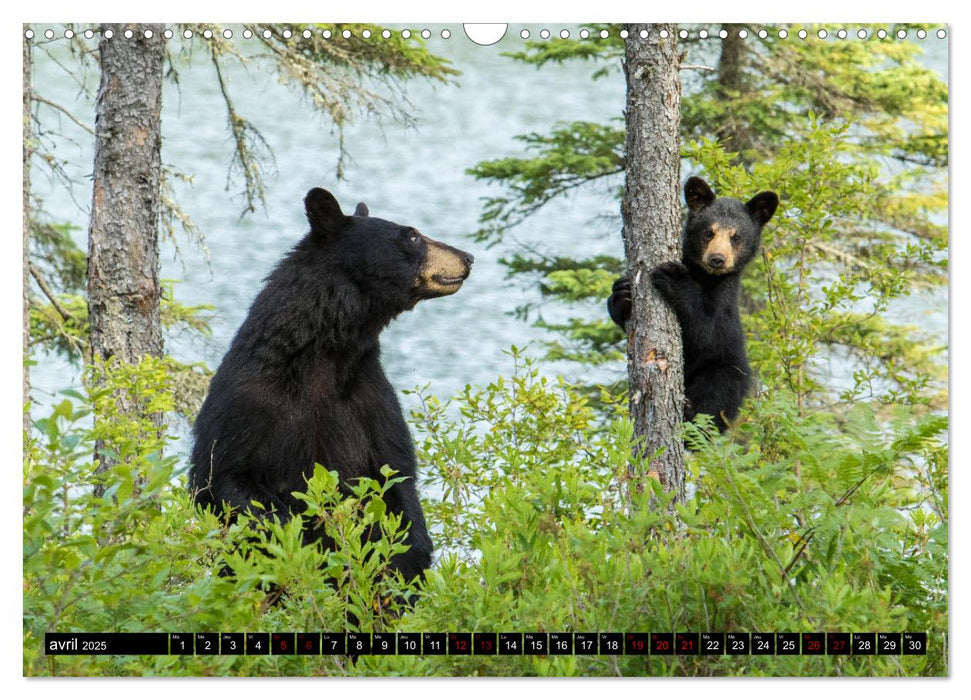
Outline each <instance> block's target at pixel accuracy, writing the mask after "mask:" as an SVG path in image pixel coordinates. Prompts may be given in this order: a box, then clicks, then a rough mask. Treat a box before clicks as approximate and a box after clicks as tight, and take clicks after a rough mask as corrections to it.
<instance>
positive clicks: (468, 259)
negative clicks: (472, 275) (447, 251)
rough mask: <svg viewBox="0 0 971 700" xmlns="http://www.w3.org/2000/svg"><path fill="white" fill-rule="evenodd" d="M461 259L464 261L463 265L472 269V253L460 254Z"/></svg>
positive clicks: (473, 260)
mask: <svg viewBox="0 0 971 700" xmlns="http://www.w3.org/2000/svg"><path fill="white" fill-rule="evenodd" d="M462 259H463V260H464V261H465V264H466V265H468V266H469V267H472V263H474V262H475V256H474V255H472V253H464V252H463V253H462Z"/></svg>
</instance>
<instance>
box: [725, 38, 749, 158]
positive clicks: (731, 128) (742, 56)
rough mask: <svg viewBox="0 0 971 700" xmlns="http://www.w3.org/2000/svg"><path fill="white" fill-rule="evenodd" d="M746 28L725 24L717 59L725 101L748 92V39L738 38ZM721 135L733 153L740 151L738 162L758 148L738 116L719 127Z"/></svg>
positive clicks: (744, 123)
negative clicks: (746, 88)
mask: <svg viewBox="0 0 971 700" xmlns="http://www.w3.org/2000/svg"><path fill="white" fill-rule="evenodd" d="M742 26H743V25H738V24H723V25H722V29H724V30H725V31H726V32H728V36H726V37H725V38H724V39H722V40H721V54H720V55H719V57H718V87H719V92H720V94H721V96H722V98H723V99H725V100H736V99H738V98H739V96H740V95H742V93H743V92H744V91H745V66H746V62H747V54H746V51H748V49H747V48H746V46H745V39H743V38H741V37H740V36H739V35H738V30H739V29H740V28H741V27H742ZM719 136H720V138H721V140H722V141H724V142H725V144H726V145H727V146H728V148H730V149H731V150H733V151H735V152H737V153H738V154H739V157H738V158H736V162H742V160H743V159H742V157H741V156H742V153H743V152H744V151H746V150H749V149H752V148H755V147H756V145H757V144H756V143H755V140H754V139H753V134H752V132H751V130H750V129H749V128H748V126H747V125H746V120H745V119H742V118H740V117H739V116H734V117H733V116H729V117H728V118H727V119H726V121H725V123H724V124H721V125H720V126H719Z"/></svg>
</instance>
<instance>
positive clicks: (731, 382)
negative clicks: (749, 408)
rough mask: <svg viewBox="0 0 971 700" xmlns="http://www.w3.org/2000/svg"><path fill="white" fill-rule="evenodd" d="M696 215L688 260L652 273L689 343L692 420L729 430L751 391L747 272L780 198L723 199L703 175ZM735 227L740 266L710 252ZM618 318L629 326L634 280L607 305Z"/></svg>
mask: <svg viewBox="0 0 971 700" xmlns="http://www.w3.org/2000/svg"><path fill="white" fill-rule="evenodd" d="M684 195H685V201H686V202H687V204H688V216H687V218H686V220H685V224H684V236H683V241H682V246H683V248H682V258H681V262H667V263H663V264H661V265H659V266H657V267H656V268H655V269H653V270H652V271H651V282H652V283H653V284H654V287H655V289H657V290H658V292H659V293H660V294H661V296H662V297H664V300H665V301H666V302H667V303H668V304H669V305H670V306H671V308H672V310H673V311H674V313H675V315H677V317H678V322H679V323H680V324H681V334H682V338H683V341H684V394H685V399H686V405H685V419H686V420H691V419H692V418H694V417H695V416H696V415H697V414H699V413H706V414H708V415H710V416H712V417H713V418H714V419H715V423H716V424H717V425H718V429H719V430H721V431H724V430H725V429H726V427H727V423H730V422H731V421H733V420H735V418H736V417H737V416H738V411H739V408H740V407H741V405H742V402H743V401H744V400H745V397H746V395H747V394H748V393H749V390H750V388H751V379H750V370H749V364H748V357H747V355H746V353H745V332H744V331H743V330H742V321H741V318H740V316H739V311H738V293H739V285H740V275H741V273H742V270H743V269H744V268H745V266H746V265H747V264H748V263H749V262H750V261H751V260H752V258H753V257H754V256H755V254H756V253H757V252H758V249H759V246H760V245H761V242H762V227H763V226H764V225H765V224H766V222H768V221H769V219H771V218H772V215H773V214H774V213H775V210H776V207H777V206H778V204H779V198H778V197H777V196H776V194H775V193H774V192H762V193H761V194H758V195H756V196H755V197H753V198H752V199H751V200H749V201H748V202H747V203H745V204H743V203H742V202H740V201H738V200H737V199H732V198H730V197H718V198H716V197H715V194H714V193H713V192H712V191H711V188H710V187H708V185H707V184H706V183H705V181H704V180H702V179H701V178H697V177H693V178H690V179H689V180H688V181H687V182H686V183H685V186H684ZM718 227H725V228H729V229H734V230H735V231H736V233H737V236H738V238H737V240H732V241H731V248H732V251H731V257H733V258H734V262H733V264H732V265H731V266H726V263H725V256H722V255H712V254H708V255H707V256H706V255H705V248H706V245H707V243H708V240H709V239H710V238H711V237H712V236H711V232H712V231H713V230H715V229H717V228H718ZM607 310H608V312H609V313H610V317H611V318H612V319H613V320H614V322H615V323H617V324H618V325H619V326H621V327H622V328H626V326H627V321H628V319H629V318H630V314H631V291H630V280H629V279H628V278H627V277H626V276H625V277H621V278H620V279H618V280H617V281H616V282H615V283H614V289H613V294H611V295H610V298H609V299H608V300H607Z"/></svg>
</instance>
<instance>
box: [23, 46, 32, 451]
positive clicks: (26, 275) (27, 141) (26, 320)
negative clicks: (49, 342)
mask: <svg viewBox="0 0 971 700" xmlns="http://www.w3.org/2000/svg"><path fill="white" fill-rule="evenodd" d="M23 41H24V124H23V129H24V181H23V188H24V221H23V223H24V241H23V243H24V249H23V263H24V269H23V284H24V298H23V304H24V308H23V314H24V315H23V319H22V320H23V325H24V328H23V334H24V338H23V340H24V357H23V360H24V386H23V390H24V409H25V410H24V433H25V434H28V435H29V434H30V412H29V411H27V410H26V408H27V405H28V404H29V403H30V367H29V366H28V365H27V361H28V360H29V359H30V255H29V253H28V250H29V249H28V243H29V240H30V157H31V153H32V152H33V146H32V143H31V142H32V139H33V129H32V128H31V116H30V114H31V112H30V107H31V97H30V86H31V73H30V69H31V63H30V61H31V58H30V41H31V40H30V39H28V38H27V37H26V36H25V37H24V38H23Z"/></svg>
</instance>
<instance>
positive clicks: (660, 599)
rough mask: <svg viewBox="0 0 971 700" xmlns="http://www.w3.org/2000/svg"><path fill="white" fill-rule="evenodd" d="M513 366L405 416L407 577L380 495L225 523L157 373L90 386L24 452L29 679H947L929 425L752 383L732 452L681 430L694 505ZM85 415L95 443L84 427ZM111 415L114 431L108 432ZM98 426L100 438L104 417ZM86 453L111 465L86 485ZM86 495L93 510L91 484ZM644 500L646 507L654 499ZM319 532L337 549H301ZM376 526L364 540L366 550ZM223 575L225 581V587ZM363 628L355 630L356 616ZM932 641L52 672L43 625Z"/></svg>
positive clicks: (57, 663)
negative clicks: (178, 455)
mask: <svg viewBox="0 0 971 700" xmlns="http://www.w3.org/2000/svg"><path fill="white" fill-rule="evenodd" d="M513 357H514V360H515V365H516V368H515V372H514V374H513V376H511V377H509V378H499V379H497V380H496V381H495V382H494V383H492V384H490V385H489V386H487V387H485V388H472V387H468V388H466V389H465V390H464V391H463V392H462V393H461V394H460V395H459V396H457V397H456V398H455V399H454V400H453V402H451V403H445V404H443V403H441V402H440V401H438V400H437V399H435V398H434V397H432V396H429V395H427V394H425V393H422V392H419V393H418V395H417V397H418V398H419V399H420V401H419V403H418V408H417V409H416V410H415V411H414V413H413V416H412V419H413V424H414V427H415V428H416V430H417V433H418V445H417V447H418V456H419V460H420V463H422V464H423V465H425V466H424V473H423V474H422V478H423V482H424V483H425V484H427V488H426V501H425V509H426V514H427V518H428V521H429V525H430V528H431V531H432V532H433V534H434V536H435V539H436V544H437V546H438V547H439V554H440V558H439V561H438V562H437V563H436V565H435V567H434V568H433V569H432V570H431V571H429V572H428V576H427V580H426V582H425V584H424V585H423V587H422V591H421V594H420V596H419V597H418V598H417V602H416V604H415V605H414V607H413V608H410V609H403V608H401V607H400V605H399V603H398V601H400V600H403V599H406V598H408V597H410V596H412V595H413V594H414V593H415V592H416V590H417V589H416V584H414V583H409V582H405V581H401V580H400V579H399V578H397V577H396V576H395V575H391V574H390V573H389V569H388V562H389V560H390V558H391V557H392V556H394V555H395V554H396V553H398V552H401V551H403V550H404V548H405V546H406V545H404V543H403V537H404V533H403V532H402V531H401V528H400V525H401V523H400V519H399V518H398V517H396V516H393V515H391V514H390V513H388V512H386V508H385V507H384V502H383V501H382V500H381V495H382V493H383V492H384V491H385V490H386V489H387V488H388V486H389V485H390V484H391V483H393V481H394V479H395V478H396V477H394V476H393V474H392V473H391V472H390V471H387V470H386V471H385V480H384V482H383V483H378V482H377V481H374V480H368V479H363V480H361V481H360V482H359V483H358V484H356V485H355V486H353V488H352V489H351V493H350V495H349V496H348V497H342V495H341V494H340V491H339V489H338V487H337V475H336V474H335V473H333V472H329V471H327V470H326V469H324V468H323V467H319V466H318V467H317V469H316V470H315V472H314V474H313V477H312V478H311V479H309V480H308V484H307V489H306V493H304V494H300V495H299V496H298V497H299V498H300V499H301V500H302V501H303V502H304V503H306V505H307V509H306V512H304V513H303V514H302V515H297V516H295V517H293V518H292V519H290V520H289V521H288V522H286V523H280V522H277V521H276V520H269V521H261V520H256V519H253V518H251V517H249V516H246V515H242V514H241V515H239V516H238V517H237V518H236V520H235V521H230V520H227V519H226V518H225V517H224V516H222V515H219V514H214V513H212V512H209V511H199V510H197V509H196V508H195V507H194V506H193V505H192V503H191V499H190V496H189V494H188V493H187V491H186V489H185V483H184V479H183V478H182V476H181V474H179V470H178V467H177V460H176V459H175V458H174V457H171V456H163V455H162V453H161V450H162V448H163V447H164V445H165V442H166V437H165V435H164V434H161V433H159V431H158V429H157V427H156V425H155V423H154V422H152V421H151V420H150V419H149V418H139V417H137V416H136V417H132V415H131V414H130V413H125V414H124V415H122V413H121V412H120V411H118V407H117V401H118V400H119V398H118V397H119V396H125V395H127V396H129V397H130V396H137V397H138V400H139V402H140V405H141V409H142V412H143V414H145V415H147V414H150V413H151V412H154V411H158V410H166V409H169V408H171V406H172V401H173V399H172V390H171V382H170V378H169V377H168V376H167V374H166V372H165V370H164V365H163V364H162V363H160V362H159V361H157V360H147V361H146V362H145V363H143V364H142V365H140V366H138V367H121V366H113V367H111V368H108V369H106V370H100V375H99V379H100V380H101V382H102V384H103V385H104V389H103V390H100V391H99V392H96V393H93V394H82V393H77V392H68V395H67V396H66V397H65V399H64V400H63V401H62V402H61V403H59V404H58V405H57V406H55V407H54V408H53V410H52V413H51V415H50V416H48V417H46V418H44V419H42V420H39V421H38V422H37V424H36V430H35V434H34V437H33V438H31V439H30V440H29V441H28V442H27V443H26V444H25V463H24V559H23V568H24V627H23V630H24V673H25V675H84V676H86V675H164V676H167V675H219V676H226V675H417V676H429V675H444V676H452V675H693V676H715V675H844V676H845V675H861V676H875V675H881V676H884V675H891V676H909V675H925V676H926V675H945V674H946V673H947V665H946V658H947V656H946V644H947V636H946V635H947V624H948V622H947V620H948V606H947V569H948V556H947V551H948V549H947V545H948V540H947V525H948V522H947V501H946V494H947V466H948V465H947V444H946V439H947V421H946V420H945V419H943V418H940V417H936V416H926V417H923V418H914V417H913V416H912V415H909V414H908V413H907V412H906V411H905V410H901V411H900V412H899V413H898V414H897V415H895V416H893V417H892V418H891V419H890V420H889V421H879V420H877V418H876V417H875V415H874V413H873V412H872V411H871V410H869V409H868V408H867V407H865V406H861V407H859V408H858V409H856V410H854V411H852V412H849V413H848V414H847V415H845V416H843V417H842V418H840V419H838V420H837V419H834V418H833V417H832V416H829V415H826V414H824V413H820V412H817V413H813V414H808V415H806V414H803V413H801V412H800V410H799V409H798V406H797V404H796V398H795V397H794V396H793V395H792V394H791V393H790V392H788V391H786V390H784V389H782V390H780V391H775V392H772V393H771V395H770V394H768V393H766V395H765V396H763V397H762V400H760V401H759V402H757V403H756V404H755V407H754V409H753V411H752V414H751V415H750V416H749V417H748V419H747V420H745V421H744V422H743V423H742V424H740V425H739V426H737V427H736V432H735V434H734V435H731V436H718V435H717V434H714V431H713V429H712V428H711V424H710V422H704V421H703V422H701V423H700V424H699V425H689V426H688V427H687V432H686V438H687V440H688V442H689V445H690V446H691V448H692V450H693V453H692V457H691V459H690V461H689V469H690V476H689V482H690V483H691V484H692V485H693V486H694V489H693V493H692V495H691V498H690V499H689V500H688V501H687V502H686V503H685V504H684V505H680V506H678V507H677V511H676V512H672V511H670V510H669V509H667V508H664V507H663V504H664V503H665V502H666V499H668V498H669V497H668V496H667V495H665V494H664V493H662V491H661V490H660V486H659V485H658V484H657V482H655V481H653V480H650V479H649V480H648V481H647V483H646V486H647V488H637V487H636V486H635V484H634V482H632V481H631V480H630V478H629V476H628V474H629V467H630V466H631V465H632V466H633V467H634V469H635V470H637V469H641V466H642V465H639V464H637V463H636V462H634V463H633V464H632V462H633V460H635V459H636V458H635V457H634V456H633V454H632V449H631V447H632V437H633V429H632V427H631V424H630V422H629V421H628V420H627V417H626V415H625V412H624V408H623V401H619V402H618V401H616V400H612V399H611V398H610V396H609V395H608V396H605V397H603V398H604V400H605V401H606V402H607V404H608V405H609V409H608V411H607V412H606V413H605V412H604V411H603V410H602V409H601V408H595V407H594V405H593V402H592V401H591V399H590V397H588V396H586V395H585V394H584V393H582V392H579V391H577V390H576V389H575V388H573V387H571V386H570V385H568V384H567V383H565V382H564V381H563V380H562V379H556V380H552V379H549V378H547V377H545V376H543V374H542V373H541V372H540V370H539V367H538V366H537V365H535V363H533V362H531V361H524V360H522V358H521V357H520V355H519V352H518V351H516V350H515V349H514V350H513ZM92 411H97V412H98V413H99V415H100V416H101V417H103V418H107V419H112V420H99V421H98V423H99V432H98V433H97V434H94V433H93V432H92V431H91V429H90V428H89V427H87V425H89V419H90V415H91V412H92ZM114 420H117V421H118V423H117V424H114ZM100 426H104V427H100ZM95 439H101V440H103V441H105V445H106V448H107V449H110V450H111V451H112V452H113V453H114V454H116V455H118V456H120V457H121V458H122V461H121V462H120V463H119V464H118V465H117V466H115V467H113V468H112V470H111V471H109V472H107V473H106V474H103V475H96V474H95V464H94V463H93V462H92V457H91V455H92V452H93V445H94V440H95ZM99 480H103V483H104V484H105V485H107V486H108V490H107V492H106V493H105V495H104V496H101V497H99V496H96V495H94V494H95V491H94V489H93V486H94V485H95V484H96V483H99ZM652 498H654V499H657V501H658V502H659V503H660V504H661V506H662V507H659V508H651V507H650V502H651V499H652ZM306 525H309V526H310V527H312V528H322V529H323V532H324V534H325V535H326V536H327V537H328V538H330V539H331V540H332V541H335V542H337V543H339V547H338V548H337V549H336V550H334V551H324V550H321V549H320V548H319V546H317V545H312V544H311V545H308V544H306V543H305V540H304V534H303V532H304V527H305V526H306ZM371 529H377V530H379V531H380V532H381V533H382V535H383V536H382V537H381V538H380V539H374V538H372V537H369V532H370V530H371ZM224 568H228V570H230V571H231V572H232V575H229V576H226V575H220V574H219V572H220V571H221V570H223V569H224ZM355 621H356V622H355ZM353 627H356V628H358V629H362V630H371V631H410V632H428V631H468V632H472V631H489V632H495V631H513V630H540V631H571V632H597V631H657V630H682V631H683V630H695V631H724V630H735V631H753V630H759V631H764V630H770V631H775V630H779V631H783V630H791V631H818V630H825V631H872V630H901V631H904V630H906V631H926V632H928V640H929V643H928V655H927V656H903V657H886V656H879V657H834V656H825V657H811V656H796V657H783V656H774V657H757V656H746V657H730V656H724V657H683V656H682V657H658V656H652V657H633V656H627V657H625V656H574V657H556V656H544V657H531V656H525V657H482V656H469V657H454V656H451V657H435V656H425V657H407V656H400V657H379V656H373V657H372V656H365V657H361V658H360V659H358V660H357V661H356V662H355V663H352V662H351V661H350V660H349V659H347V658H338V657H333V656H321V657H303V656H289V657H287V656H268V657H245V656H219V657H212V656H196V657H182V656H153V657H141V658H139V657H125V656H119V657H89V656H77V657H70V656H57V657H47V656H45V655H44V654H43V653H42V651H41V640H42V639H43V634H44V632H45V631H54V630H57V631H71V630H74V631H108V630H110V631H128V632H134V631H168V632H174V631H180V632H185V631H215V632H229V631H236V632H239V631H272V632H281V631H314V630H325V631H338V630H343V629H348V628H353Z"/></svg>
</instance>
